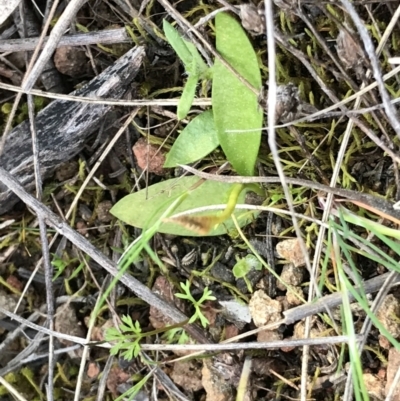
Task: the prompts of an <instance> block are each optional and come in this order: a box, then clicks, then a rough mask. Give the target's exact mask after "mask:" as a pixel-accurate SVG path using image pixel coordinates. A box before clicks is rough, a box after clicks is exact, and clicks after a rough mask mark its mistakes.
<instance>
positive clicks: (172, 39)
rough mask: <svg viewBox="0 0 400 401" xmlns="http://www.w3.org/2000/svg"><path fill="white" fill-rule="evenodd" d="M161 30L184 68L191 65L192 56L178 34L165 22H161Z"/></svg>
mask: <svg viewBox="0 0 400 401" xmlns="http://www.w3.org/2000/svg"><path fill="white" fill-rule="evenodd" d="M163 29H164V33H165V36H166V37H167V39H168V42H169V44H170V45H171V46H172V47H173V49H174V50H175V52H176V54H177V55H178V56H179V58H180V59H181V61H182V63H183V64H184V66H185V68H186V66H187V65H190V64H191V62H192V59H193V55H192V53H191V52H190V51H189V49H188V47H187V46H186V43H185V41H184V40H183V39H182V37H181V35H180V34H179V32H178V31H177V30H176V29H175V28H174V27H173V26H172V25H171V24H170V23H169V22H168V21H167V20H164V21H163Z"/></svg>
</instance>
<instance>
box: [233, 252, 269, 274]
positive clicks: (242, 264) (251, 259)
mask: <svg viewBox="0 0 400 401" xmlns="http://www.w3.org/2000/svg"><path fill="white" fill-rule="evenodd" d="M252 269H255V270H261V269H262V265H261V262H260V261H259V260H258V259H257V258H256V257H255V256H254V255H247V256H246V257H245V258H243V259H240V260H239V261H238V262H237V263H236V264H235V266H233V269H232V273H233V275H234V276H235V278H237V279H238V278H243V277H245V276H246V275H247V273H249V272H250V271H251V270H252Z"/></svg>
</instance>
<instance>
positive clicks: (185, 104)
mask: <svg viewBox="0 0 400 401" xmlns="http://www.w3.org/2000/svg"><path fill="white" fill-rule="evenodd" d="M198 80H199V77H198V75H194V74H191V73H189V76H188V79H187V81H186V83H185V86H184V88H183V92H182V96H181V98H180V99H179V103H178V111H177V115H178V120H183V119H184V118H185V117H186V116H187V114H188V113H189V110H190V108H191V107H192V103H193V99H194V96H195V94H196V86H197V81H198Z"/></svg>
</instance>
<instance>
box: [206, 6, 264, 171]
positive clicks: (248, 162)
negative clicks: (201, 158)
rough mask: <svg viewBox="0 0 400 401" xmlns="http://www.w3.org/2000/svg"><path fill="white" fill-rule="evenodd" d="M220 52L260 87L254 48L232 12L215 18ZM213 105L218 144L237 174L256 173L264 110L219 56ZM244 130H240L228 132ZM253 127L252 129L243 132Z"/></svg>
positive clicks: (252, 82)
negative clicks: (255, 167)
mask: <svg viewBox="0 0 400 401" xmlns="http://www.w3.org/2000/svg"><path fill="white" fill-rule="evenodd" d="M215 28H216V37H217V41H216V47H217V50H218V52H219V54H220V55H221V56H222V57H223V58H224V59H225V60H226V61H227V62H228V63H229V64H230V65H231V66H232V67H233V68H234V69H235V70H236V71H237V72H238V73H239V74H240V75H241V76H242V77H243V78H245V79H246V80H247V81H248V82H249V83H250V84H251V85H253V86H254V87H255V88H257V89H261V74H260V69H259V67H258V62H257V57H256V54H255V52H254V49H253V47H252V45H251V43H250V41H249V39H248V38H247V36H246V33H245V32H244V30H243V29H242V27H241V26H240V24H239V23H238V22H237V21H236V20H235V19H234V18H233V17H231V16H230V15H228V14H226V13H219V14H217V16H216V18H215ZM212 105H213V112H214V121H215V125H216V128H217V133H218V139H219V143H220V144H221V147H222V149H223V151H224V152H225V155H226V157H227V159H228V161H229V162H230V163H231V164H232V166H233V167H234V168H235V170H236V171H237V172H238V174H241V175H253V173H254V166H255V163H256V159H257V155H258V150H259V147H260V141H261V128H262V123H263V113H262V110H261V109H260V108H259V106H258V99H257V95H256V94H254V93H253V92H252V91H251V90H250V89H248V88H247V87H246V86H245V85H244V84H243V83H241V82H240V81H239V79H238V78H237V77H235V75H233V74H232V73H231V72H230V71H229V70H228V69H227V68H226V67H225V66H224V65H223V64H222V63H221V62H220V61H219V60H218V59H217V60H215V65H214V68H213V86H212ZM229 130H239V131H240V130H242V131H241V132H234V133H233V132H227V131H229ZM245 130H252V131H251V132H243V131H245Z"/></svg>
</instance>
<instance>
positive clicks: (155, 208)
mask: <svg viewBox="0 0 400 401" xmlns="http://www.w3.org/2000/svg"><path fill="white" fill-rule="evenodd" d="M198 182H199V178H198V177H195V176H189V177H181V178H178V179H176V178H174V179H171V180H166V181H162V182H160V183H158V184H155V185H152V186H151V187H149V188H147V190H146V189H143V190H141V191H139V192H136V193H134V194H131V195H128V196H125V198H123V199H121V200H120V201H119V202H118V203H117V204H116V205H115V206H114V207H113V208H112V209H111V213H112V214H113V215H114V216H116V217H117V218H118V219H120V220H122V221H124V222H125V223H127V224H130V225H132V226H135V227H139V228H145V227H146V228H147V227H150V226H151V225H153V224H154V223H155V222H156V221H157V220H158V219H159V218H160V216H161V215H162V213H163V212H164V211H165V209H166V208H167V207H168V206H169V205H171V204H172V202H173V201H174V200H175V199H176V198H177V197H178V196H179V195H181V194H182V193H184V192H187V191H188V190H189V189H190V188H191V187H192V186H193V185H194V184H196V183H198ZM232 185H234V184H228V183H221V182H216V181H205V182H204V183H203V184H201V185H199V186H198V187H197V188H196V189H194V190H192V191H191V192H190V193H189V195H188V196H187V197H186V198H185V199H184V200H183V201H182V202H181V203H180V205H179V206H178V207H177V208H176V210H175V212H174V213H180V212H184V211H186V210H190V209H193V208H198V207H202V206H210V205H217V204H226V203H227V201H228V198H229V194H230V192H231V189H232ZM245 193H246V191H242V192H241V193H240V195H239V198H238V203H241V204H242V203H245ZM210 213H220V211H216V212H212V211H210V210H209V211H206V212H204V213H201V214H197V216H199V215H209V214H210ZM235 217H236V219H237V220H238V222H239V224H240V226H241V227H243V226H245V225H246V224H248V223H250V222H251V221H252V220H254V218H253V213H252V212H249V211H248V210H237V211H235ZM232 229H234V224H233V221H232V220H231V219H228V220H227V221H225V222H224V224H220V225H218V226H217V227H216V228H214V229H213V230H211V231H210V233H209V234H208V235H222V234H226V233H227V230H228V231H229V230H232ZM159 232H161V233H166V234H173V235H185V236H197V234H196V233H194V232H193V231H190V230H188V229H185V228H183V227H181V226H180V225H178V224H174V223H169V222H168V223H163V224H162V225H161V227H160V230H159Z"/></svg>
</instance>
